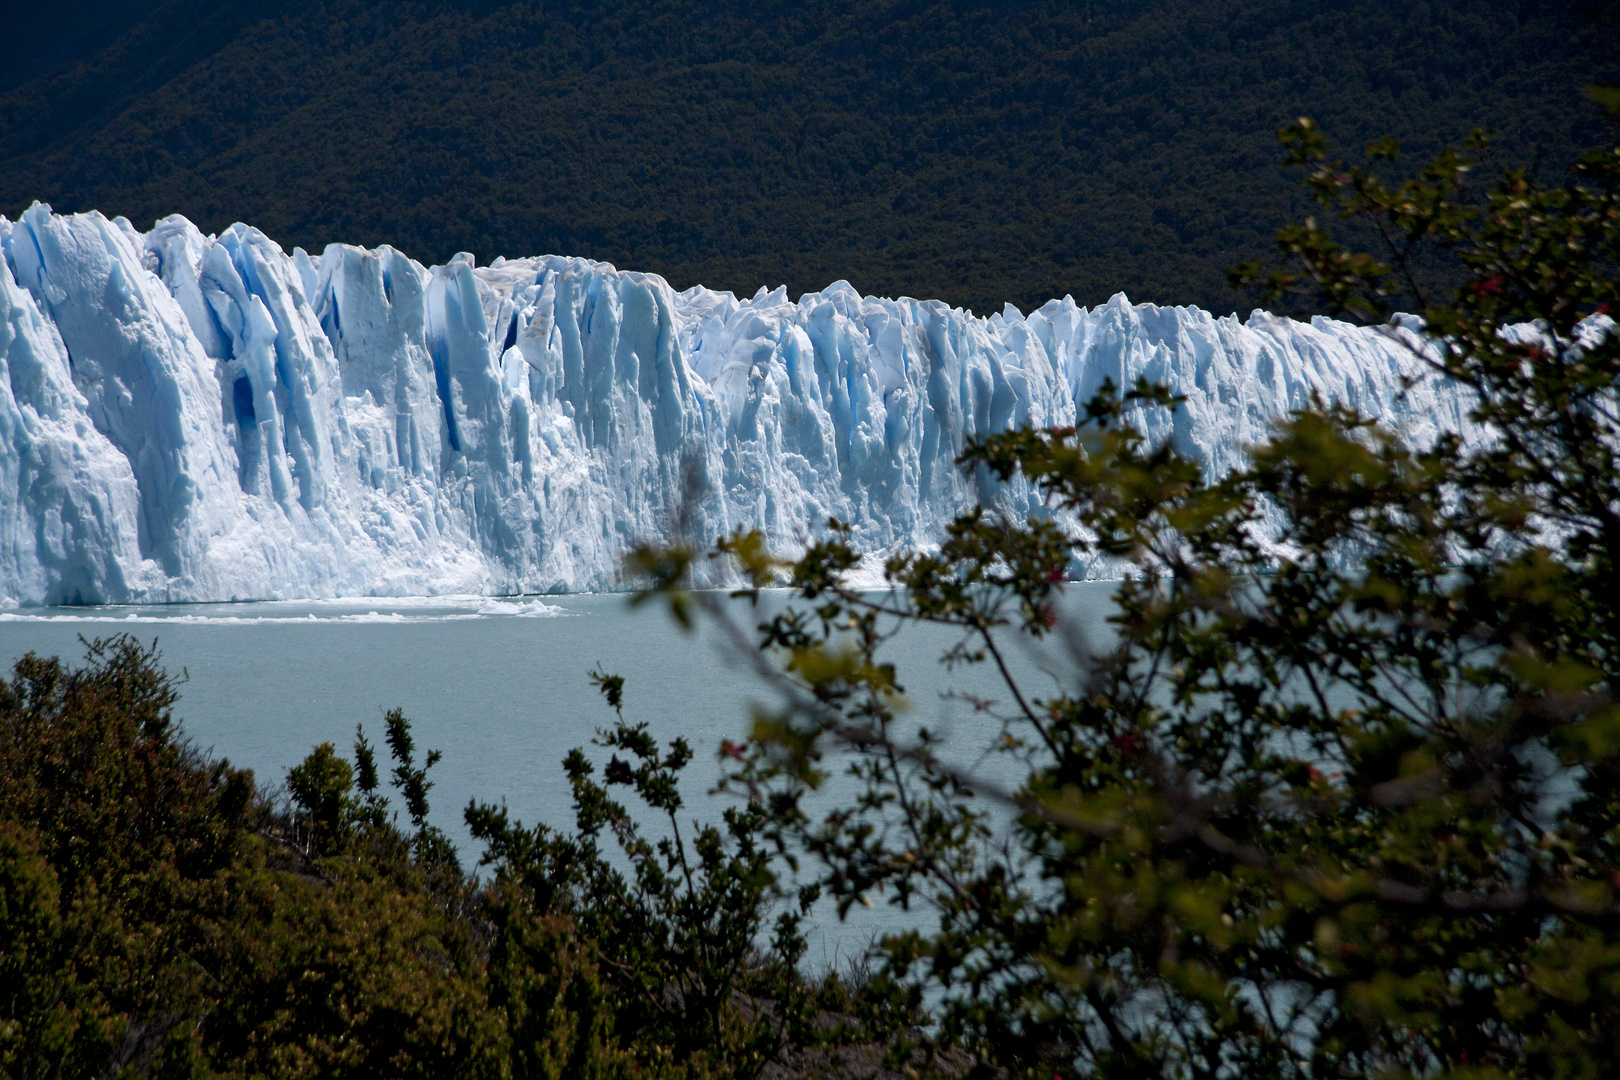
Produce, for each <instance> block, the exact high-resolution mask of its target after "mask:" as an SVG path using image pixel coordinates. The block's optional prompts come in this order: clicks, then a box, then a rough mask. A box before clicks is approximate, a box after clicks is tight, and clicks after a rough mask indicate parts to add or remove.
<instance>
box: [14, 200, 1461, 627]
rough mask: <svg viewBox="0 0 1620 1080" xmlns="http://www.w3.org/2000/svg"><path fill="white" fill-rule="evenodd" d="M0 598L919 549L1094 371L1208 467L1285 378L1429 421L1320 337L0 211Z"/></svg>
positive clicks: (481, 578) (1117, 310)
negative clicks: (809, 541)
mask: <svg viewBox="0 0 1620 1080" xmlns="http://www.w3.org/2000/svg"><path fill="white" fill-rule="evenodd" d="M0 247H3V250H4V254H5V270H6V272H5V273H3V274H0V603H3V604H6V605H17V604H42V603H43V604H55V603H128V602H168V601H203V600H233V599H292V598H310V597H324V596H334V595H409V594H434V593H485V594H513V593H532V592H550V591H562V590H589V589H605V588H611V587H613V586H614V585H615V584H616V583H617V580H618V568H619V561H620V558H621V556H622V554H623V552H624V551H625V549H626V548H627V546H628V545H630V544H631V543H633V542H634V541H636V540H638V539H642V538H646V537H654V536H663V535H668V533H669V530H670V529H671V528H672V521H673V520H674V519H675V515H676V513H677V508H682V513H683V514H684V517H683V519H682V520H683V521H684V522H685V527H686V528H689V529H691V530H693V531H694V532H695V533H696V534H697V535H698V536H700V537H702V538H705V539H712V538H713V537H715V536H718V535H721V534H723V533H726V532H728V531H730V530H732V529H736V528H760V529H763V530H764V531H765V532H766V533H767V534H768V535H769V536H770V537H771V539H772V540H773V542H774V543H775V544H776V545H777V546H778V547H780V548H784V549H791V548H793V547H794V546H795V545H797V544H799V543H801V542H802V541H803V540H804V539H805V538H806V536H807V535H808V533H807V530H811V529H814V528H816V527H818V524H819V523H821V522H824V521H825V519H826V518H827V517H828V516H837V517H840V518H843V519H845V520H847V521H849V522H850V523H851V524H852V525H853V526H854V528H855V533H856V539H857V540H858V541H859V542H860V543H861V544H862V545H864V546H865V547H866V548H868V549H870V550H879V551H881V550H885V549H890V548H893V547H895V546H897V545H912V546H926V545H928V544H930V543H936V542H937V541H938V539H939V537H940V536H941V535H942V530H943V525H944V523H945V522H947V521H949V520H950V518H951V517H952V516H953V515H954V514H955V513H956V512H958V511H959V510H961V509H963V508H964V507H966V506H968V505H970V504H971V503H972V502H973V501H974V500H975V499H977V498H981V497H982V498H986V499H995V500H998V501H999V502H1000V503H1001V505H1003V506H1004V507H1005V508H1006V509H1009V510H1012V511H1014V512H1020V511H1025V510H1033V509H1034V508H1035V502H1034V501H1033V499H1032V496H1031V493H1030V492H1029V491H1028V490H1027V489H1017V488H1015V489H1013V490H1010V491H1009V490H1001V491H990V490H982V491H981V490H979V489H978V487H977V482H976V481H975V479H974V478H972V477H970V476H967V475H965V474H964V473H963V472H962V471H961V470H959V469H958V468H956V467H955V466H954V464H953V460H954V458H955V456H956V454H957V453H958V451H959V450H960V448H961V446H962V443H963V440H964V439H965V438H966V437H968V436H970V435H974V434H982V433H988V432H994V431H1000V430H1004V429H1006V428H1008V427H1010V426H1016V425H1020V424H1035V425H1051V424H1064V423H1068V422H1071V421H1072V420H1073V418H1074V416H1075V408H1076V403H1077V402H1080V403H1084V402H1085V401H1086V400H1088V399H1089V398H1090V397H1091V396H1092V394H1093V393H1095V391H1096V389H1097V388H1098V386H1099V385H1100V384H1101V383H1102V381H1103V379H1104V378H1111V379H1113V381H1114V382H1115V384H1117V385H1129V384H1131V383H1133V382H1134V381H1135V380H1136V378H1137V377H1138V376H1139V375H1145V376H1147V377H1148V378H1150V379H1153V380H1157V381H1162V382H1165V383H1168V384H1169V385H1170V386H1171V387H1172V388H1173V389H1174V390H1176V391H1177V392H1178V393H1181V394H1184V395H1186V398H1187V400H1186V403H1185V404H1184V405H1182V406H1180V407H1179V408H1177V409H1176V410H1175V411H1174V412H1173V413H1170V414H1165V413H1155V414H1153V415H1151V416H1148V417H1145V418H1143V419H1144V421H1145V423H1146V426H1147V429H1148V432H1149V434H1150V435H1151V436H1153V437H1155V438H1169V439H1173V440H1174V441H1175V444H1176V445H1177V447H1178V448H1179V449H1180V450H1182V451H1183V452H1184V453H1187V454H1190V455H1192V456H1194V457H1195V458H1197V459H1198V460H1200V461H1201V462H1202V463H1203V464H1204V466H1205V468H1206V469H1208V470H1209V471H1210V472H1211V474H1218V473H1220V472H1222V471H1224V470H1226V469H1229V468H1231V467H1232V466H1233V465H1234V464H1236V463H1237V462H1238V461H1239V460H1241V455H1242V452H1243V447H1244V446H1245V445H1247V444H1250V443H1252V442H1254V441H1256V440H1258V439H1260V438H1262V437H1263V436H1264V435H1265V434H1266V432H1267V430H1268V426H1269V425H1270V423H1271V422H1272V421H1273V420H1274V419H1275V418H1276V417H1278V416H1279V415H1281V414H1283V413H1284V412H1286V411H1287V410H1288V409H1289V408H1291V407H1295V406H1298V405H1301V404H1303V403H1304V402H1305V400H1306V399H1307V397H1308V395H1309V394H1310V393H1311V392H1312V391H1319V392H1321V393H1322V394H1324V395H1326V396H1327V397H1329V398H1331V399H1336V400H1340V401H1344V402H1346V403H1349V404H1352V405H1355V406H1358V407H1360V408H1362V409H1364V410H1365V411H1367V412H1369V413H1372V414H1374V415H1377V416H1381V417H1384V418H1387V419H1389V420H1391V421H1393V422H1398V423H1401V424H1403V425H1404V426H1405V427H1406V428H1407V429H1408V431H1409V433H1410V434H1411V435H1412V436H1413V437H1416V438H1420V439H1421V438H1426V437H1431V436H1432V435H1433V434H1434V433H1435V432H1436V431H1438V430H1441V429H1453V430H1457V429H1461V428H1462V427H1463V426H1464V420H1465V416H1464V414H1465V409H1464V408H1463V406H1462V405H1461V404H1460V402H1459V399H1458V397H1457V395H1456V394H1455V393H1453V392H1451V391H1449V390H1448V389H1447V388H1445V387H1444V386H1439V387H1436V386H1433V385H1428V384H1425V385H1423V386H1420V387H1418V388H1417V389H1416V390H1414V391H1413V392H1412V393H1411V394H1410V395H1408V396H1407V397H1406V398H1402V396H1401V390H1402V375H1403V374H1405V373H1408V372H1410V371H1411V370H1412V369H1413V367H1414V361H1413V358H1412V357H1411V355H1410V354H1409V353H1408V352H1407V351H1406V350H1404V349H1402V348H1401V347H1399V346H1397V345H1395V344H1393V343H1392V342H1391V341H1389V340H1388V339H1387V338H1385V337H1384V336H1382V335H1380V334H1378V333H1375V332H1371V331H1367V330H1362V329H1357V328H1355V327H1352V326H1349V325H1347V324H1344V323H1338V322H1334V321H1331V320H1326V319H1316V320H1314V321H1313V322H1311V323H1310V324H1308V325H1307V324H1303V323H1297V322H1293V321H1290V320H1287V319H1280V318H1275V317H1272V316H1270V315H1267V314H1265V313H1264V312H1256V313H1254V314H1253V315H1252V316H1251V317H1250V318H1249V319H1248V321H1247V322H1241V321H1239V320H1238V319H1237V318H1236V317H1235V316H1232V317H1227V318H1214V317H1212V316H1210V315H1209V314H1207V313H1205V312H1203V311H1200V310H1198V309H1195V308H1159V307H1154V306H1152V305H1141V306H1133V305H1132V304H1130V303H1129V302H1127V301H1126V299H1125V298H1124V297H1123V296H1116V297H1114V298H1113V299H1112V300H1111V301H1109V302H1108V303H1107V304H1105V305H1103V306H1102V307H1099V308H1096V309H1092V310H1087V309H1086V308H1082V307H1079V306H1077V305H1076V304H1075V303H1074V302H1073V301H1072V300H1071V299H1067V298H1065V299H1063V300H1054V301H1051V302H1050V303H1048V304H1046V305H1045V306H1044V307H1042V308H1041V309H1040V310H1038V311H1036V312H1033V313H1031V314H1029V315H1027V316H1026V315H1023V314H1021V313H1020V312H1018V311H1017V310H1016V309H1015V308H1012V307H1010V306H1009V307H1008V308H1007V309H1006V310H1005V311H1003V312H1002V313H1000V314H997V315H993V316H991V317H989V318H979V317H976V316H974V315H973V314H971V313H969V312H964V311H962V310H960V309H952V308H949V307H947V306H946V305H944V304H943V303H940V302H938V301H918V300H910V299H901V300H886V299H879V298H874V297H863V296H861V295H859V294H858V293H857V292H856V291H855V290H854V289H853V288H851V287H850V286H849V285H848V284H847V283H844V282H838V283H835V284H833V285H831V286H829V287H828V288H827V289H825V290H823V291H822V292H819V293H809V294H806V295H804V296H802V297H800V298H799V299H798V301H797V302H792V301H789V300H788V298H787V295H786V292H785V290H784V289H778V290H776V291H775V292H766V291H765V290H763V289H761V290H760V292H759V293H758V294H757V295H756V296H754V297H753V298H752V299H749V300H738V299H737V298H736V297H734V296H732V295H731V294H730V293H715V292H712V291H710V290H707V289H703V288H695V289H690V290H688V291H686V292H683V293H676V292H673V291H672V290H671V289H670V287H669V286H668V285H667V284H666V283H665V282H664V281H663V280H662V279H661V278H658V277H656V276H653V275H649V274H637V273H627V272H622V271H618V270H615V269H614V268H613V267H612V266H609V265H607V264H605V263H598V262H591V261H589V260H585V259H569V258H558V257H544V258H532V259H520V260H513V261H507V260H503V259H497V260H496V261H495V262H494V263H493V264H492V265H490V266H487V267H479V266H476V265H474V262H473V260H472V258H471V257H470V256H458V257H457V258H455V259H453V260H451V261H450V263H449V264H447V265H445V266H434V267H424V266H422V265H420V264H418V263H416V262H413V261H412V260H410V259H408V258H406V257H405V256H404V255H401V254H400V253H399V252H397V251H394V250H393V249H391V248H388V247H383V248H379V249H377V250H375V251H367V250H364V249H361V248H356V247H349V246H344V245H333V246H331V247H328V248H327V249H326V251H325V252H324V253H322V254H321V255H319V256H311V255H308V254H306V253H305V252H303V251H302V250H295V251H294V252H293V253H292V254H291V255H288V254H286V253H285V252H283V251H282V249H281V248H280V247H279V246H277V245H276V244H275V243H274V242H272V241H271V240H270V239H269V238H267V237H266V236H265V235H264V234H263V233H260V232H259V231H258V230H256V229H252V228H249V227H247V226H245V225H235V226H232V227H231V228H230V229H229V230H227V231H226V232H225V233H224V234H222V235H220V236H218V237H205V236H203V235H202V234H201V233H200V232H199V231H198V230H197V229H196V228H195V227H194V226H193V225H192V224H191V223H190V222H188V221H186V220H185V219H184V218H181V217H178V216H175V217H170V218H166V219H164V220H163V221H160V222H158V223H157V224H156V226H155V227H154V228H153V229H152V231H150V232H148V233H144V234H142V233H140V232H137V231H136V230H135V229H134V228H133V227H132V226H131V225H130V224H129V223H128V222H127V221H125V220H123V219H121V218H120V219H115V220H111V221H109V220H108V219H106V218H105V217H103V216H102V215H100V214H97V213H88V214H75V215H71V216H68V215H58V214H54V213H53V212H52V211H51V209H50V208H49V207H48V206H44V205H39V204H36V205H35V206H34V207H32V208H31V209H30V210H28V211H27V212H26V213H24V214H23V216H22V218H21V220H19V221H16V222H11V221H8V220H6V219H5V218H3V217H0Z"/></svg>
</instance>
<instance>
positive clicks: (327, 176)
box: [0, 0, 1620, 312]
mask: <svg viewBox="0 0 1620 1080" xmlns="http://www.w3.org/2000/svg"><path fill="white" fill-rule="evenodd" d="M1617 9H1620V5H1617V4H1615V3H1613V2H1612V0H1557V2H1554V0H1542V2H1538V0H1523V2H1520V3H1481V2H1465V0H1434V2H1432V3H1404V2H1387V0H1366V2H1361V3H1351V4H1344V3H1333V2H1324V0H1244V2H1238V3H1231V2H1216V0H1180V2H1167V0H1134V2H1132V0H1124V2H1119V0H1112V2H1106V3H1094V2H1086V0H1080V2H1073V0H1070V2H1058V0H1012V2H1002V3H971V2H966V0H963V2H958V3H933V2H926V0H864V2H857V3H833V2H828V0H794V2H792V3H787V2H780V0H759V2H749V3H733V2H726V0H701V2H700V0H602V2H600V3H589V4H588V3H582V2H573V3H568V2H546V3H526V4H513V5H509V6H498V5H496V4H493V3H481V2H477V0H418V2H410V3H398V4H387V5H382V4H377V3H370V2H364V0H269V2H267V3H263V4H255V5H251V6H249V5H227V6H220V5H218V4H209V3H204V2H201V0H167V2H154V0H127V2H123V3H120V2H117V0H77V2H69V3H65V4H55V5H51V6H49V7H44V6H42V7H41V8H39V9H35V10H33V11H31V12H25V13H18V14H17V15H14V16H12V17H9V18H8V23H9V26H8V29H9V30H10V31H11V35H10V40H9V41H8V43H7V44H6V45H5V46H4V51H3V54H0V60H3V61H4V63H0V212H3V213H5V214H7V215H8V216H11V217H13V218H15V217H16V216H17V215H18V214H19V213H20V212H21V211H22V210H23V209H24V208H26V206H27V205H28V204H29V203H30V202H31V201H33V200H34V199H36V198H37V199H42V200H45V201H49V202H51V203H52V204H53V205H54V206H55V207H56V208H57V209H58V210H59V211H60V210H80V209H89V208H97V209H100V210H102V211H104V212H106V213H107V214H108V215H109V216H111V215H115V214H123V215H127V216H128V217H129V218H130V219H131V220H132V221H133V222H134V223H135V224H136V225H137V226H138V227H140V228H142V229H146V228H150V226H151V223H152V221H153V220H155V219H156V218H157V217H159V216H161V215H165V214H169V213H174V212H179V213H183V214H186V215H187V216H189V217H190V218H192V219H193V220H194V221H196V222H197V223H198V224H199V225H201V226H202V227H203V228H204V229H205V230H209V231H218V230H221V229H223V228H225V227H226V226H228V225H229V224H230V223H232V222H234V221H238V220H246V221H250V222H253V223H254V224H255V225H257V226H259V227H261V228H263V229H264V230H265V231H266V232H268V233H269V234H270V235H271V236H272V237H273V238H275V239H276V240H278V241H279V242H281V243H282V244H283V245H284V246H285V247H286V248H288V249H291V247H292V246H294V245H301V246H303V247H305V248H308V249H310V250H311V251H319V250H320V248H321V247H322V246H324V245H325V244H326V243H328V242H332V241H346V242H350V243H359V244H366V245H375V244H381V243H389V244H392V245H394V246H395V247H397V248H399V249H401V250H402V251H404V252H406V253H408V254H409V255H411V256H413V257H414V258H417V259H420V260H423V261H426V262H440V261H443V260H445V259H447V258H448V257H449V256H451V255H452V254H453V253H455V252H456V251H458V250H469V251H472V252H475V253H476V254H477V255H478V256H479V259H480V261H487V260H489V259H490V258H492V257H493V256H495V255H498V254H504V255H508V256H519V255H530V254H539V253H547V252H550V253H562V254H568V255H576V256H586V257H590V258H594V259H603V260H608V261H612V262H614V263H615V264H617V265H619V266H622V267H627V268H635V269H638V270H650V271H655V272H657V273H660V274H662V275H664V276H665V277H666V278H668V279H669V281H670V282H671V283H672V284H673V285H674V286H675V287H676V288H677V289H680V288H684V287H687V286H690V285H693V284H697V283H702V284H705V285H708V286H710V287H713V288H720V289H733V290H736V291H738V292H741V293H744V294H752V293H753V291H754V290H755V288H756V287H757V286H759V285H761V284H767V285H776V284H778V283H785V284H786V285H787V286H788V288H789V290H790V292H791V293H793V294H797V293H799V292H801V291H805V290H813V289H819V288H821V287H822V286H824V285H826V284H827V283H828V282H830V281H833V280H835V279H838V278H847V279H848V280H849V281H851V282H852V283H853V284H854V285H855V286H856V287H858V288H859V289H861V290H862V291H864V292H870V293H881V294H886V295H901V294H909V295H914V296H924V297H940V298H943V299H945V300H947V301H949V302H951V303H954V304H965V305H970V306H972V307H974V308H976V309H977V310H979V311H981V312H988V311H994V310H999V308H1000V305H1001V302H1002V301H1004V300H1011V301H1013V302H1015V303H1018V304H1021V305H1023V306H1024V307H1025V308H1026V309H1027V308H1028V307H1030V306H1034V305H1038V304H1039V303H1041V302H1043V301H1044V300H1046V299H1048V298H1050V297H1053V296H1062V295H1064V294H1065V293H1070V294H1073V296H1074V297H1075V299H1076V300H1078V301H1079V302H1081V303H1082V304H1088V305H1090V304H1097V303H1100V302H1102V301H1103V300H1105V299H1106V298H1107V297H1108V296H1109V295H1111V294H1112V293H1113V292H1115V291H1117V290H1121V289H1123V290H1125V291H1126V292H1127V293H1128V294H1129V295H1130V296H1131V297H1132V299H1133V300H1138V301H1156V302H1172V303H1196V304H1200V305H1203V306H1205V307H1208V308H1210V309H1212V310H1214V311H1217V312H1224V311H1229V310H1232V309H1234V308H1240V309H1242V310H1245V311H1246V310H1247V309H1248V307H1249V306H1252V303H1251V301H1250V298H1246V297H1242V296H1239V295H1237V294H1236V293H1233V292H1231V291H1230V290H1228V289H1227V287H1226V285H1225V283H1224V273H1225V270H1226V268H1227V267H1228V266H1229V265H1231V264H1232V263H1233V262H1235V261H1238V260H1240V259H1243V258H1249V257H1254V256H1256V255H1258V254H1260V253H1262V252H1263V251H1264V250H1266V249H1267V248H1268V247H1269V243H1270V241H1269V238H1270V235H1271V230H1272V228H1273V227H1274V226H1275V223H1276V222H1278V221H1280V220H1287V219H1288V217H1289V216H1290V215H1291V213H1293V212H1294V211H1295V210H1296V209H1297V207H1296V206H1295V201H1296V200H1297V196H1296V195H1295V194H1294V193H1293V192H1292V190H1291V186H1290V183H1289V181H1288V180H1287V179H1286V178H1285V177H1284V176H1283V175H1281V173H1280V172H1279V170H1278V168H1277V166H1276V160H1277V153H1276V147H1275V144H1274V142H1273V141H1272V132H1273V130H1274V129H1275V128H1276V127H1278V126H1279V125H1280V124H1282V123H1284V122H1286V121H1287V120H1288V119H1290V118H1292V117H1294V116H1296V115H1300V114H1308V115H1311V116H1314V117H1315V118H1316V119H1317V120H1319V121H1320V122H1321V123H1322V124H1323V126H1324V127H1325V128H1326V129H1327V130H1329V131H1330V132H1332V133H1333V134H1335V135H1336V136H1337V137H1338V138H1339V139H1340V140H1341V141H1342V142H1344V143H1346V144H1350V145H1355V144H1358V143H1359V142H1360V141H1362V140H1364V139H1367V138H1370V137H1373V136H1375V135H1380V134H1393V135H1396V136H1397V137H1401V138H1404V139H1405V140H1407V144H1408V146H1409V148H1410V149H1411V150H1412V151H1414V152H1417V153H1424V152H1427V151H1429V150H1432V149H1433V148H1434V147H1435V146H1437V145H1439V144H1440V143H1443V142H1447V141H1455V140H1457V139H1459V138H1461V137H1462V136H1463V135H1465V134H1466V133H1467V132H1468V130H1469V129H1470V128H1472V127H1473V126H1475V125H1480V124H1483V125H1488V126H1491V127H1494V128H1496V129H1497V130H1498V132H1499V133H1500V137H1501V142H1502V144H1503V145H1504V149H1505V150H1507V151H1508V152H1509V153H1511V154H1513V155H1514V156H1515V157H1517V158H1518V159H1520V160H1528V159H1530V158H1532V157H1533V156H1535V154H1536V153H1537V148H1540V150H1541V158H1542V160H1544V161H1545V162H1546V163H1547V165H1546V167H1545V169H1546V171H1549V172H1550V171H1551V170H1553V169H1562V168H1563V167H1564V165H1565V164H1566V163H1567V162H1568V161H1569V160H1570V159H1571V157H1572V156H1573V154H1574V152H1575V150H1576V149H1577V148H1578V147H1579V146H1582V145H1584V144H1586V143H1589V142H1591V141H1594V140H1595V139H1596V138H1597V137H1598V132H1599V130H1600V119H1599V114H1598V112H1597V110H1596V109H1595V108H1593V107H1592V106H1591V105H1590V103H1589V102H1587V101H1585V100H1584V99H1583V98H1582V97H1581V96H1580V94H1579V91H1580V88H1581V87H1583V86H1585V85H1587V84H1590V83H1592V82H1594V81H1600V80H1603V79H1610V80H1613V79H1615V78H1616V71H1617V70H1620V61H1617V59H1616V58H1617V57H1620V48H1617V47H1616V46H1617V43H1620V42H1617V31H1616V25H1617V23H1620V19H1617V18H1616V15H1617V13H1620V11H1617Z"/></svg>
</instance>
